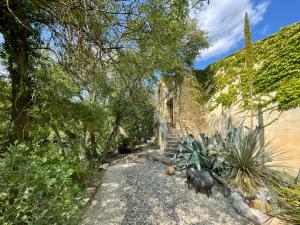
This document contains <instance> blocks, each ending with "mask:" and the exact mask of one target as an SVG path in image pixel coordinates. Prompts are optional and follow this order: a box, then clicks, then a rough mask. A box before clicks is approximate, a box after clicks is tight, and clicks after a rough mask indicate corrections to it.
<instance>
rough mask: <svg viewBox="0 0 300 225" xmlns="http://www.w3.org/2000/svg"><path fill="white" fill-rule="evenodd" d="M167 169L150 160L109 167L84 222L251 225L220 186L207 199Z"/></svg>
mask: <svg viewBox="0 0 300 225" xmlns="http://www.w3.org/2000/svg"><path fill="white" fill-rule="evenodd" d="M165 170H166V166H165V165H163V164H161V163H159V162H150V161H145V162H142V163H126V164H119V165H115V166H112V167H109V169H108V170H107V171H106V173H105V176H104V178H103V183H102V186H101V188H100V190H99V192H98V193H97V195H96V196H95V199H94V200H93V202H92V204H91V206H90V207H89V208H88V209H87V211H86V214H85V216H84V220H83V222H82V225H94V224H95V225H96V224H97V225H102V224H103V225H112V224H113V225H118V224H122V225H134V224H136V225H143V224H151V225H152V224H153V225H154V224H161V225H169V224H170V225H171V224H172V225H173V224H174V225H175V224H178V225H185V224H186V225H196V224H199V225H200V224H203V225H204V224H208V225H212V224H230V225H234V224H250V222H249V221H247V220H246V219H245V218H243V217H241V216H239V215H238V214H236V213H235V212H234V210H233V209H232V207H231V206H230V204H229V203H228V201H227V200H226V198H225V197H223V194H221V193H220V191H219V190H220V187H219V186H215V187H214V188H213V190H212V197H210V198H208V197H207V196H206V195H205V194H201V193H199V194H195V191H194V190H192V189H188V188H187V187H186V186H185V183H184V179H183V178H178V177H175V176H168V175H166V173H165Z"/></svg>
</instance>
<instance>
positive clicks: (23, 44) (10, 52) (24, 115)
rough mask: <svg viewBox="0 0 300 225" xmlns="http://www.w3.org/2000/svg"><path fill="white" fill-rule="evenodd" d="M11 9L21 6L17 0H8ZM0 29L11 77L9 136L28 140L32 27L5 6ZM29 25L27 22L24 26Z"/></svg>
mask: <svg viewBox="0 0 300 225" xmlns="http://www.w3.org/2000/svg"><path fill="white" fill-rule="evenodd" d="M10 4H11V6H10V8H11V10H12V11H18V10H21V9H19V8H18V3H17V1H16V2H14V3H10ZM0 14H2V15H1V18H0V32H1V33H2V34H3V36H4V49H5V51H6V53H7V62H8V72H9V75H10V79H11V89H12V93H11V102H12V104H11V105H12V109H11V120H12V124H13V135H12V139H13V140H19V141H26V140H28V126H29V124H30V120H31V119H30V116H29V113H28V111H29V109H30V107H31V105H32V101H31V99H32V90H31V88H32V85H31V80H30V76H29V73H30V66H29V65H30V54H32V48H31V44H30V38H31V36H32V31H31V30H29V28H27V27H25V25H24V24H26V25H28V24H27V23H26V21H22V22H23V23H22V24H21V23H20V22H19V21H18V20H17V19H16V17H15V16H14V15H12V14H11V13H10V12H9V11H8V9H7V7H1V10H0ZM28 27H29V26H28Z"/></svg>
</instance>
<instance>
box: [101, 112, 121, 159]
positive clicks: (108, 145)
mask: <svg viewBox="0 0 300 225" xmlns="http://www.w3.org/2000/svg"><path fill="white" fill-rule="evenodd" d="M120 123H121V115H120V114H118V115H117V116H116V121H115V125H114V128H113V130H112V132H111V134H110V135H109V137H108V139H107V141H106V144H105V148H104V153H103V155H102V156H101V158H100V159H99V160H103V159H104V158H105V157H106V154H107V153H108V152H110V151H111V145H112V142H113V140H114V139H115V137H116V136H117V134H118V130H119V126H120Z"/></svg>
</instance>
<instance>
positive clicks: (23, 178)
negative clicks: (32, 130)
mask: <svg viewBox="0 0 300 225" xmlns="http://www.w3.org/2000/svg"><path fill="white" fill-rule="evenodd" d="M39 150H40V149H36V148H29V147H27V146H25V145H12V146H10V147H9V148H8V151H7V152H6V153H5V154H4V155H3V156H4V158H3V159H2V160H1V162H0V178H1V183H0V193H1V194H0V223H1V224H5V225H10V224H11V225H16V224H76V223H77V221H78V217H79V215H80V197H81V194H82V193H81V190H80V188H79V187H78V185H77V184H76V182H75V181H74V180H73V179H72V176H74V173H75V171H74V169H73V168H72V164H70V162H68V161H67V160H66V159H65V158H64V157H62V156H61V155H60V154H59V153H58V152H57V150H56V149H53V148H51V147H50V148H49V149H48V151H41V152H38V151H39ZM73 163H74V162H73ZM77 165H78V163H77Z"/></svg>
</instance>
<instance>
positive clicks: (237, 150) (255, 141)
mask: <svg viewBox="0 0 300 225" xmlns="http://www.w3.org/2000/svg"><path fill="white" fill-rule="evenodd" d="M260 132H261V131H260V129H259V128H256V129H255V130H253V131H249V132H248V133H247V134H244V135H242V136H240V137H239V138H237V139H235V140H230V141H228V142H229V143H227V145H226V146H224V147H225V148H224V151H227V152H228V153H229V154H228V155H227V157H226V166H225V169H224V171H223V175H224V176H225V178H226V180H227V181H228V184H229V186H230V187H232V188H240V189H241V190H242V191H243V192H246V193H249V194H254V193H255V192H256V191H257V190H258V188H259V187H264V186H266V184H267V183H269V182H275V181H277V177H276V176H275V175H274V172H273V170H272V168H273V167H275V164H272V163H273V161H274V160H275V158H276V157H277V154H276V153H275V151H274V150H275V149H272V148H271V147H270V142H269V143H267V144H265V145H264V146H260V143H259V138H260V136H259V135H260Z"/></svg>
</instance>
